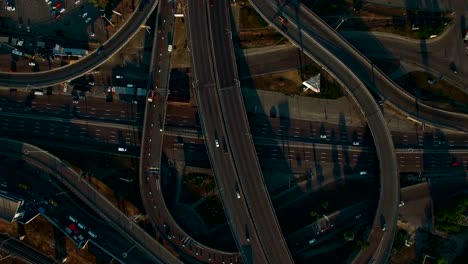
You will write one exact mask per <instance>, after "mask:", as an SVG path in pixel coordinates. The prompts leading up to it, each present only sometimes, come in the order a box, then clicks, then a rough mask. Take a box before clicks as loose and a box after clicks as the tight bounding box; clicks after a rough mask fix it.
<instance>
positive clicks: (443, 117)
mask: <svg viewBox="0 0 468 264" xmlns="http://www.w3.org/2000/svg"><path fill="white" fill-rule="evenodd" d="M251 3H253V4H254V6H256V7H257V8H258V10H259V12H260V13H262V16H264V18H265V19H266V20H267V21H273V22H274V23H276V24H277V25H278V26H277V27H278V29H279V30H282V31H283V33H284V34H287V35H288V38H289V39H290V40H293V43H296V45H297V46H299V47H303V48H304V52H305V53H309V54H308V55H314V56H315V57H316V60H317V61H318V62H320V64H323V65H325V64H328V62H327V60H328V61H331V60H332V59H330V58H327V57H326V56H324V54H323V53H322V54H318V52H316V51H315V50H316V49H312V48H311V47H316V46H317V45H320V46H322V47H326V49H327V51H328V52H329V53H330V54H332V55H333V56H334V57H335V59H334V60H339V61H341V62H340V63H345V64H346V67H347V68H349V69H350V70H351V71H352V72H353V74H354V75H355V76H356V77H358V78H359V79H360V80H361V81H362V82H363V83H364V84H365V85H366V86H368V87H369V89H370V90H372V91H374V92H375V93H378V94H379V97H380V99H386V103H388V104H391V105H392V106H393V107H395V108H396V109H398V110H400V111H401V112H403V113H404V114H407V115H409V116H411V117H413V118H415V119H416V120H419V121H421V122H425V123H427V124H432V125H435V126H439V127H449V128H454V129H457V130H461V131H468V125H467V124H468V115H464V114H459V113H453V112H448V111H443V110H440V109H436V108H433V107H430V106H428V105H425V104H423V103H421V102H419V101H418V100H416V98H414V97H413V96H412V95H410V94H409V93H407V92H405V91H404V90H403V89H401V87H399V86H398V85H397V84H395V83H394V82H393V81H392V80H391V79H390V78H389V77H388V76H386V75H385V74H384V73H383V72H382V71H381V70H380V69H379V68H377V67H374V65H373V64H372V63H371V62H370V60H368V59H367V58H366V57H365V56H364V55H362V54H361V53H360V52H359V51H358V50H357V49H356V48H354V47H353V46H352V45H351V44H349V43H348V42H347V41H346V40H345V39H344V38H343V37H342V36H340V35H339V34H337V33H336V31H334V30H333V29H332V28H331V27H330V26H328V25H327V24H326V23H325V22H324V21H323V20H321V19H320V18H319V17H318V16H317V15H315V14H314V13H313V12H311V11H310V10H309V9H307V8H306V7H305V6H304V5H300V6H299V5H297V4H293V3H292V2H288V3H289V4H287V5H281V4H279V3H278V2H277V1H272V0H268V1H267V0H252V1H251ZM294 3H296V2H294ZM266 10H269V11H268V13H265V11H266ZM278 14H280V15H282V16H283V17H285V18H286V19H287V20H288V21H289V26H288V29H289V31H287V32H286V31H284V30H286V29H285V28H282V26H279V25H280V23H279V19H278ZM296 24H297V25H296ZM298 27H299V29H300V32H301V34H297V32H298V31H297V29H298ZM293 32H294V35H296V36H295V37H294V35H293ZM312 39H313V41H312ZM312 52H313V53H312ZM335 63H338V62H335ZM335 67H336V65H335Z"/></svg>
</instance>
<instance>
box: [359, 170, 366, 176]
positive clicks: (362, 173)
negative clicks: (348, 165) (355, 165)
mask: <svg viewBox="0 0 468 264" xmlns="http://www.w3.org/2000/svg"><path fill="white" fill-rule="evenodd" d="M359 175H367V171H361V172H359Z"/></svg>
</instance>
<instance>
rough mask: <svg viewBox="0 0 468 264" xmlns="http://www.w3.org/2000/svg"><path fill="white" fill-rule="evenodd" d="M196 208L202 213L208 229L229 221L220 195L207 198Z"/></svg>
mask: <svg viewBox="0 0 468 264" xmlns="http://www.w3.org/2000/svg"><path fill="white" fill-rule="evenodd" d="M195 210H196V211H197V212H198V213H199V214H200V215H201V217H202V218H203V220H204V221H205V223H206V225H207V226H208V229H210V228H214V227H216V226H219V225H222V224H224V223H226V222H227V219H226V215H225V214H224V210H223V205H222V204H221V200H220V198H219V196H218V195H216V196H210V197H208V198H206V199H205V200H204V201H203V203H201V204H200V205H198V206H197V207H196V209H195Z"/></svg>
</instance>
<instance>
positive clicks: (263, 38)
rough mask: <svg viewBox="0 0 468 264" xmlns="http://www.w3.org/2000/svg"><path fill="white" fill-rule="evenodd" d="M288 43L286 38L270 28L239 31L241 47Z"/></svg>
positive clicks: (248, 47)
mask: <svg viewBox="0 0 468 264" xmlns="http://www.w3.org/2000/svg"><path fill="white" fill-rule="evenodd" d="M286 43H289V41H288V40H287V39H285V38H284V37H283V35H281V33H279V32H276V31H274V30H271V29H261V30H248V31H241V32H239V44H240V47H241V48H243V49H251V48H260V47H266V46H274V45H281V44H286Z"/></svg>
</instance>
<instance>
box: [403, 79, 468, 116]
mask: <svg viewBox="0 0 468 264" xmlns="http://www.w3.org/2000/svg"><path fill="white" fill-rule="evenodd" d="M428 81H435V82H436V83H434V84H432V85H431V84H429V83H428ZM395 82H396V83H398V84H399V85H400V86H401V87H403V89H405V90H406V91H407V92H409V93H410V94H412V95H414V96H415V97H417V98H419V99H420V100H422V101H426V102H427V103H428V104H430V105H432V106H434V107H438V108H441V109H445V110H448V111H457V112H463V113H468V108H467V107H466V105H468V95H467V94H465V93H463V92H462V91H460V90H459V89H458V88H456V87H453V86H452V85H450V84H449V83H447V82H446V81H444V80H440V81H439V80H437V79H436V78H434V77H433V76H432V75H431V74H428V73H425V72H420V71H415V72H410V73H408V74H407V75H405V76H402V77H400V78H398V79H396V80H395Z"/></svg>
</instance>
